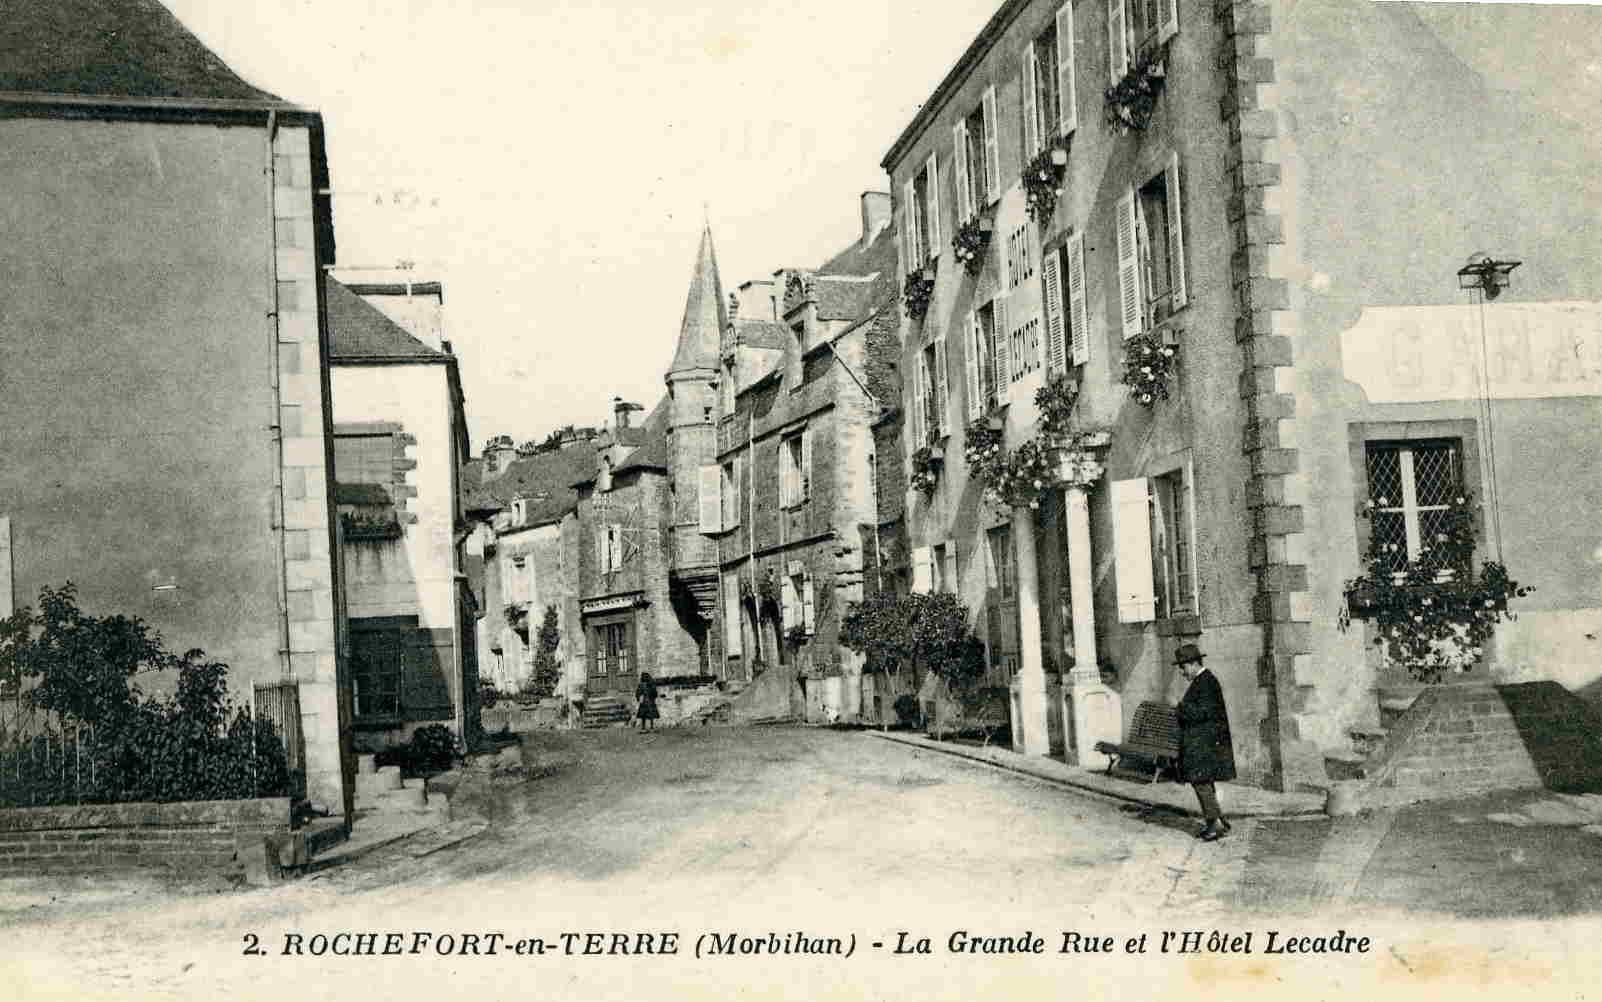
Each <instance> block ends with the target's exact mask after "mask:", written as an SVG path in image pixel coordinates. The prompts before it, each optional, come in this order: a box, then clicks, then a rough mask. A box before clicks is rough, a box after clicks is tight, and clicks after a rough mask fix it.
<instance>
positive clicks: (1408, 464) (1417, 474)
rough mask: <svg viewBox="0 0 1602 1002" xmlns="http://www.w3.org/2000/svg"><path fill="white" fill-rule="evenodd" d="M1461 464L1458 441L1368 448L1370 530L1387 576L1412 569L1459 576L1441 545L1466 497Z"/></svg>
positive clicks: (1408, 443) (1379, 444) (1405, 443)
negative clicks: (1460, 501) (1456, 506)
mask: <svg viewBox="0 0 1602 1002" xmlns="http://www.w3.org/2000/svg"><path fill="white" fill-rule="evenodd" d="M1461 462H1462V459H1461V449H1460V447H1459V444H1458V443H1457V442H1456V441H1436V442H1395V443H1369V445H1368V448H1367V467H1368V492H1369V500H1370V501H1371V502H1372V503H1373V508H1372V509H1371V510H1370V519H1369V530H1370V532H1371V533H1372V537H1371V539H1372V542H1373V543H1374V544H1375V552H1377V553H1379V554H1381V560H1382V564H1381V566H1382V567H1383V569H1384V570H1386V571H1388V572H1390V573H1392V574H1399V573H1402V572H1403V571H1405V570H1407V567H1408V564H1410V563H1416V564H1418V565H1420V566H1422V567H1424V568H1426V569H1429V570H1434V571H1436V572H1437V573H1441V572H1446V573H1450V572H1452V571H1454V570H1456V569H1455V568H1452V567H1450V566H1449V565H1448V558H1447V555H1446V553H1445V552H1444V551H1443V550H1442V549H1441V547H1440V543H1442V542H1444V538H1443V537H1445V535H1446V529H1447V521H1448V519H1449V518H1450V517H1451V516H1450V513H1451V511H1452V507H1453V505H1454V503H1457V499H1458V498H1461V497H1462V490H1463V487H1462V470H1461Z"/></svg>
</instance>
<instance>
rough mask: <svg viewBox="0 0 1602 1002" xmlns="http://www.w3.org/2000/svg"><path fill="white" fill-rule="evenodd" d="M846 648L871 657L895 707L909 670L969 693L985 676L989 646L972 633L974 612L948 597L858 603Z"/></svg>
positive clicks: (845, 630)
mask: <svg viewBox="0 0 1602 1002" xmlns="http://www.w3.org/2000/svg"><path fill="white" fill-rule="evenodd" d="M840 642H841V643H842V644H844V645H846V646H847V647H849V648H851V649H852V650H854V651H856V652H857V653H859V654H861V655H863V656H864V657H866V659H867V669H868V670H869V671H878V672H881V673H883V674H884V676H885V680H886V688H887V689H888V692H887V693H886V695H887V696H888V697H889V698H890V700H891V702H892V705H893V703H894V702H895V696H896V694H897V693H898V691H899V690H900V689H901V688H902V686H901V670H902V668H903V667H910V668H911V669H912V673H913V676H914V677H916V675H917V669H918V666H919V665H922V666H924V667H925V668H927V669H928V670H929V671H930V672H932V673H933V674H934V675H935V676H936V677H937V678H939V679H940V681H941V683H942V684H943V685H945V686H946V687H947V690H948V691H950V692H952V693H962V692H966V691H967V690H969V689H971V688H972V687H973V686H974V684H975V683H976V682H977V681H978V679H979V678H981V677H982V676H983V675H984V645H983V644H982V643H981V642H980V641H979V638H978V637H975V636H974V635H973V632H972V630H971V629H970V628H969V625H968V610H967V609H966V608H964V607H963V605H962V603H961V602H959V601H957V597H956V596H955V595H951V594H949V593H946V592H936V593H934V594H916V595H895V594H890V593H887V592H886V593H881V594H878V595H875V596H874V597H873V598H870V599H868V600H867V601H866V602H854V603H852V604H851V606H850V607H849V608H848V609H847V610H846V615H845V619H844V621H842V623H841V624H840ZM883 723H884V725H885V727H886V728H888V727H889V721H888V720H887V719H886V720H884V721H883Z"/></svg>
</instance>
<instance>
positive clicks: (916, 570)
mask: <svg viewBox="0 0 1602 1002" xmlns="http://www.w3.org/2000/svg"><path fill="white" fill-rule="evenodd" d="M932 560H933V551H931V550H930V549H929V547H927V546H917V547H914V548H913V550H912V591H913V593H914V594H918V595H927V594H928V593H929V589H930V587H931V586H932V585H933V583H934V575H933V573H932V567H933V564H932V563H931V561H932Z"/></svg>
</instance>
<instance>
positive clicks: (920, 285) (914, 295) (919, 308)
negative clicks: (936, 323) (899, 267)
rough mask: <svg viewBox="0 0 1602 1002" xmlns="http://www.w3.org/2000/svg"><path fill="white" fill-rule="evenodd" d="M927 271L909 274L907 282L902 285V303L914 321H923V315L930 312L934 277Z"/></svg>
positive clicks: (922, 270) (921, 270)
mask: <svg viewBox="0 0 1602 1002" xmlns="http://www.w3.org/2000/svg"><path fill="white" fill-rule="evenodd" d="M926 271H927V269H920V270H918V271H912V272H908V273H907V277H906V280H905V281H903V282H902V283H901V301H902V304H903V305H904V306H905V307H906V310H907V316H909V317H911V318H912V319H913V320H922V319H923V315H924V314H925V313H928V312H929V300H930V299H931V298H932V297H933V296H934V276H933V275H929V274H926Z"/></svg>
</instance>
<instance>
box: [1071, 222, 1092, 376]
mask: <svg viewBox="0 0 1602 1002" xmlns="http://www.w3.org/2000/svg"><path fill="white" fill-rule="evenodd" d="M1068 325H1069V330H1070V332H1071V339H1072V344H1073V349H1072V350H1073V362H1074V364H1075V365H1084V364H1085V363H1086V362H1088V361H1090V311H1089V309H1087V308H1086V304H1085V236H1084V234H1083V233H1075V234H1074V235H1073V236H1071V237H1069V238H1068Z"/></svg>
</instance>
